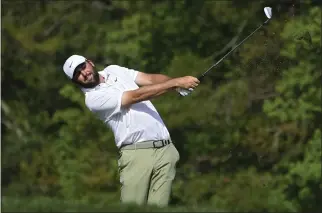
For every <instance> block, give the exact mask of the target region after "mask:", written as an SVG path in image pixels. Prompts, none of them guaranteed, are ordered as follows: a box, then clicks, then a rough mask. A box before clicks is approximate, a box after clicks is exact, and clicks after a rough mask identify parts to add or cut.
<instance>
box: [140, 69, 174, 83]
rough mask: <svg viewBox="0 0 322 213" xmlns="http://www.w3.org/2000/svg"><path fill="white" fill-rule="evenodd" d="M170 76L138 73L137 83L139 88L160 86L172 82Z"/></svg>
mask: <svg viewBox="0 0 322 213" xmlns="http://www.w3.org/2000/svg"><path fill="white" fill-rule="evenodd" d="M170 79H172V78H170V77H169V76H166V75H163V74H149V73H144V72H138V75H137V77H136V79H135V83H136V84H137V85H139V86H148V85H151V84H160V83H163V82H166V81H168V80H170Z"/></svg>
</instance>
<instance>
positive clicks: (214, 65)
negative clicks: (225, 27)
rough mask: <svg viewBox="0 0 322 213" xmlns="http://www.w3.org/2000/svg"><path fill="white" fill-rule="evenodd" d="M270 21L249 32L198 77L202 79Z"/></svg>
mask: <svg viewBox="0 0 322 213" xmlns="http://www.w3.org/2000/svg"><path fill="white" fill-rule="evenodd" d="M268 21H269V19H267V20H266V21H265V22H264V23H263V24H261V25H260V26H259V27H257V28H256V29H255V30H254V31H253V32H252V33H251V34H249V35H248V36H247V37H246V38H244V40H242V41H241V42H240V43H239V44H237V45H236V46H235V47H234V48H233V49H231V50H230V51H229V52H228V53H227V54H226V55H224V56H223V57H222V58H221V59H220V60H219V61H217V62H216V63H215V64H213V65H212V66H211V67H209V68H208V70H206V71H205V72H204V73H203V74H202V75H201V76H200V77H199V78H198V79H199V80H201V79H202V78H203V77H204V76H205V75H206V74H207V73H208V72H209V71H210V70H211V69H212V68H214V67H216V66H217V65H218V64H219V63H220V62H222V61H223V60H224V59H225V58H226V57H227V56H228V55H230V54H231V53H232V52H233V51H234V50H235V49H236V48H237V47H239V46H240V45H241V44H242V43H244V42H245V41H246V40H247V39H248V38H249V37H251V36H252V35H253V34H254V33H255V32H256V31H257V30H259V29H260V28H261V27H262V26H263V25H264V24H266V23H267V22H268Z"/></svg>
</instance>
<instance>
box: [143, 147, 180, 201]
mask: <svg viewBox="0 0 322 213" xmlns="http://www.w3.org/2000/svg"><path fill="white" fill-rule="evenodd" d="M154 158H155V165H154V172H153V174H152V178H151V187H150V189H149V197H148V203H149V204H153V205H158V206H167V205H168V203H169V199H170V195H171V188H172V182H173V180H174V178H175V175H176V165H177V162H178V161H179V159H180V155H179V153H178V151H177V149H176V148H175V146H174V145H173V144H169V145H168V146H166V147H163V148H161V149H157V150H155V153H154Z"/></svg>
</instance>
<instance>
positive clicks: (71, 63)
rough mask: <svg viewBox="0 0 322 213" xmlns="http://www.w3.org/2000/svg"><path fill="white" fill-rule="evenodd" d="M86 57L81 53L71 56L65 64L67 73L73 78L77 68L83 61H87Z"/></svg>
mask: <svg viewBox="0 0 322 213" xmlns="http://www.w3.org/2000/svg"><path fill="white" fill-rule="evenodd" d="M85 61H86V58H85V57H83V56H81V55H72V56H70V57H69V58H68V59H67V60H66V61H65V64H64V66H63V69H64V72H65V74H66V75H67V76H68V77H69V78H70V79H72V78H73V74H74V70H75V68H76V67H77V66H78V65H80V64H81V63H83V62H85Z"/></svg>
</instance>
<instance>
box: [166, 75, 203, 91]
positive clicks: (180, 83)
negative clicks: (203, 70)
mask: <svg viewBox="0 0 322 213" xmlns="http://www.w3.org/2000/svg"><path fill="white" fill-rule="evenodd" d="M171 80H172V81H174V83H175V85H176V87H179V88H184V89H194V88H196V87H197V86H198V85H199V83H200V81H199V80H198V79H197V78H196V77H193V76H184V77H180V78H174V79H171Z"/></svg>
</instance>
